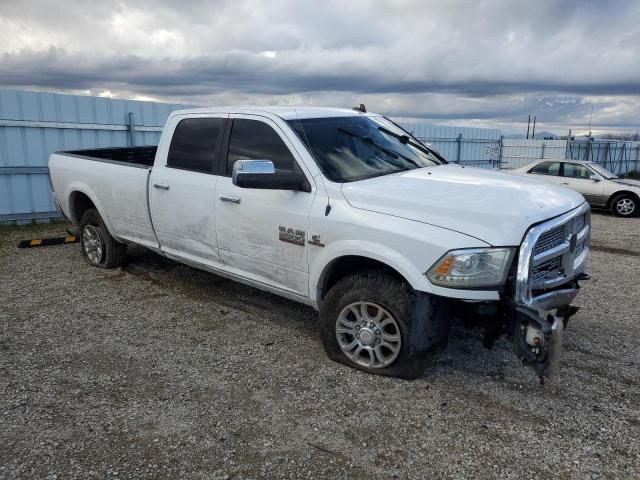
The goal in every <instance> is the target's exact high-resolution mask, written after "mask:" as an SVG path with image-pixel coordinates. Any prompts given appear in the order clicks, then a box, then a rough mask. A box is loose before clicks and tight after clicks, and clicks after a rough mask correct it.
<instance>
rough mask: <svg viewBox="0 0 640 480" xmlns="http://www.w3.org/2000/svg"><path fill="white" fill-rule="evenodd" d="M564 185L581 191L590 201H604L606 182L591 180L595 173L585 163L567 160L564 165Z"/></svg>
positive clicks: (595, 202)
mask: <svg viewBox="0 0 640 480" xmlns="http://www.w3.org/2000/svg"><path fill="white" fill-rule="evenodd" d="M562 167H563V168H562V185H563V186H565V187H569V188H571V189H572V190H575V191H577V192H580V193H581V194H582V196H583V197H584V198H585V199H586V200H587V202H589V203H593V204H600V203H602V195H603V194H604V182H603V181H597V180H591V176H592V175H594V173H593V172H592V171H591V170H590V169H589V168H587V167H586V166H585V165H581V164H579V163H570V162H565V163H563V165H562Z"/></svg>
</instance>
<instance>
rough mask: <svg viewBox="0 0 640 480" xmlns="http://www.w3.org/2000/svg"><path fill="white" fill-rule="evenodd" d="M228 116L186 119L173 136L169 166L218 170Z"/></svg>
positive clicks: (195, 170) (209, 171)
mask: <svg viewBox="0 0 640 480" xmlns="http://www.w3.org/2000/svg"><path fill="white" fill-rule="evenodd" d="M225 122H226V119H224V118H185V119H184V120H180V122H179V123H178V125H176V129H175V130H174V132H173V137H172V138H171V144H170V146H169V153H168V154H167V167H168V168H177V169H181V170H191V171H194V172H202V173H211V174H213V173H217V172H218V169H219V167H218V166H219V162H220V149H221V145H222V137H223V134H224V127H225Z"/></svg>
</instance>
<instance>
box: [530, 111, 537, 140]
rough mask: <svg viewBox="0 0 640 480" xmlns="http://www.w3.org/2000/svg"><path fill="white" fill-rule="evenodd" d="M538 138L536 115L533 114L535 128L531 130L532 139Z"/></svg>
mask: <svg viewBox="0 0 640 480" xmlns="http://www.w3.org/2000/svg"><path fill="white" fill-rule="evenodd" d="M534 138H536V116H535V115H534V116H533V130H532V132H531V140H533V139H534Z"/></svg>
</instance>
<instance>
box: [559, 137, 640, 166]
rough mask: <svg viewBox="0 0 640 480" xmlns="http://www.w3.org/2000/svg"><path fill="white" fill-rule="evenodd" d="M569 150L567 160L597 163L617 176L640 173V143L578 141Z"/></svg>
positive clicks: (572, 143)
mask: <svg viewBox="0 0 640 480" xmlns="http://www.w3.org/2000/svg"><path fill="white" fill-rule="evenodd" d="M568 150H569V151H568V152H567V158H573V159H574V160H586V161H590V162H596V163H599V164H600V165H602V166H603V167H605V168H607V169H609V170H610V171H612V172H614V173H617V174H624V173H627V172H630V171H632V170H635V171H636V172H640V142H624V141H617V140H592V141H585V140H576V141H573V142H571V144H570V145H569V149H568Z"/></svg>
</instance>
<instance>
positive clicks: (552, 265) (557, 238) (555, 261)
mask: <svg viewBox="0 0 640 480" xmlns="http://www.w3.org/2000/svg"><path fill="white" fill-rule="evenodd" d="M588 215H589V212H588V211H587V212H583V213H580V214H579V215H575V216H573V217H570V218H568V219H567V220H565V221H564V222H563V223H561V224H560V225H555V226H553V227H551V228H549V230H547V231H543V232H542V234H540V236H539V237H538V240H537V241H536V243H535V245H534V247H533V259H532V265H531V270H530V280H531V286H532V288H534V289H545V288H552V287H554V286H555V285H558V284H560V283H562V282H563V281H565V279H567V278H572V276H573V274H574V269H575V268H580V265H574V263H575V261H576V259H577V258H578V256H579V255H580V254H581V253H582V252H583V251H584V249H585V247H587V246H588V238H589V234H588V231H587V234H586V236H584V238H581V239H580V241H579V242H577V244H576V243H573V245H574V249H573V252H572V251H571V245H572V242H575V239H573V238H572V237H574V236H576V235H578V234H579V233H580V232H582V234H583V235H584V233H585V232H584V231H583V230H584V229H585V228H588V223H589V217H588ZM541 227H542V228H544V225H542V226H541ZM578 238H579V237H578ZM552 249H555V251H556V252H557V253H555V254H554V256H552V257H551V258H546V259H544V260H543V258H542V257H545V253H549V251H550V250H552ZM536 257H538V258H539V260H536ZM537 262H540V263H538V264H536V263H537Z"/></svg>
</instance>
